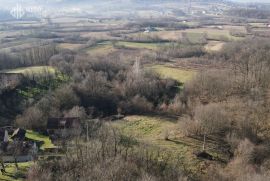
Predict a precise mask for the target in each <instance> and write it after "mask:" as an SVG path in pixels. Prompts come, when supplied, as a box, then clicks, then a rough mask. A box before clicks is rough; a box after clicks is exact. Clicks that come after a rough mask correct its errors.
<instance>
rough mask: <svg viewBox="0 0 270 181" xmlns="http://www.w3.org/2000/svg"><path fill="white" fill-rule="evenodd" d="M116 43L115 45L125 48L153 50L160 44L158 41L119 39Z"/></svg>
mask: <svg viewBox="0 0 270 181" xmlns="http://www.w3.org/2000/svg"><path fill="white" fill-rule="evenodd" d="M163 44H164V43H163ZM116 45H117V46H124V47H127V48H145V49H150V50H155V49H157V48H158V46H160V45H162V44H160V43H138V42H128V41H119V42H117V43H116Z"/></svg>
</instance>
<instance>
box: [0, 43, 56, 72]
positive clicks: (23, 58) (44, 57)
mask: <svg viewBox="0 0 270 181" xmlns="http://www.w3.org/2000/svg"><path fill="white" fill-rule="evenodd" d="M57 53H58V50H57V48H56V45H55V44H49V45H44V46H36V47H33V48H30V49H27V50H25V51H23V52H18V53H16V54H14V53H8V52H1V53H0V70H2V69H13V68H17V67H26V66H35V65H47V64H48V60H49V59H50V57H52V56H53V55H55V54H57Z"/></svg>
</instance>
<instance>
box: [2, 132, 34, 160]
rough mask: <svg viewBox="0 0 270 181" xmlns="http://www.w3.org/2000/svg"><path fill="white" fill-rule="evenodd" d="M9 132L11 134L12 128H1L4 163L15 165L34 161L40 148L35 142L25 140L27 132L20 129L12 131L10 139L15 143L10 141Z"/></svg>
mask: <svg viewBox="0 0 270 181" xmlns="http://www.w3.org/2000/svg"><path fill="white" fill-rule="evenodd" d="M9 132H11V127H3V128H0V139H1V144H0V150H1V152H2V161H3V162H4V163H14V162H15V161H17V162H26V161H32V160H34V159H35V156H36V155H37V153H38V150H39V148H38V146H37V144H36V142H35V141H29V140H26V139H25V134H26V130H24V129H20V128H18V129H15V130H14V131H12V132H13V133H12V135H11V137H10V138H11V139H13V141H10V140H9Z"/></svg>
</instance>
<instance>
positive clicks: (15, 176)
mask: <svg viewBox="0 0 270 181" xmlns="http://www.w3.org/2000/svg"><path fill="white" fill-rule="evenodd" d="M32 164H33V162H24V163H18V166H19V170H18V171H16V167H15V164H13V163H9V164H5V167H6V172H7V173H6V174H5V175H2V174H1V173H0V180H1V181H21V180H25V179H24V177H25V174H26V173H27V170H28V169H29V168H30V166H31V165H32Z"/></svg>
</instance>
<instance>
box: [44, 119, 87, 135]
mask: <svg viewBox="0 0 270 181" xmlns="http://www.w3.org/2000/svg"><path fill="white" fill-rule="evenodd" d="M81 128H82V127H81V121H80V119H79V118H77V117H67V118H49V119H48V122H47V132H48V134H49V135H50V137H51V138H52V139H53V140H54V139H56V138H69V137H74V136H76V135H80V134H81Z"/></svg>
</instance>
